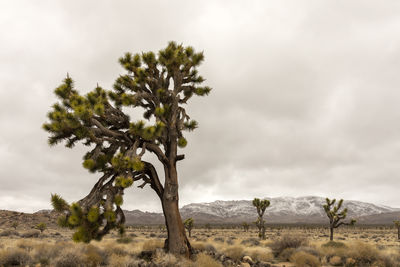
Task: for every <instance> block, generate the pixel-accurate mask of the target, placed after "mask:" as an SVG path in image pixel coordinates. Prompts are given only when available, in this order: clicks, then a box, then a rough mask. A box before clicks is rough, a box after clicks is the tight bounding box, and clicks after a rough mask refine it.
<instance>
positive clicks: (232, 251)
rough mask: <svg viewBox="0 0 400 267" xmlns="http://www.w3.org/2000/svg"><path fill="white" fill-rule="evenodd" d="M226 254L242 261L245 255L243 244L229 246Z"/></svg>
mask: <svg viewBox="0 0 400 267" xmlns="http://www.w3.org/2000/svg"><path fill="white" fill-rule="evenodd" d="M224 254H225V255H226V256H227V257H229V258H231V259H233V260H234V261H240V260H241V259H242V257H243V256H245V255H244V248H243V247H242V246H238V245H237V246H229V247H227V248H226V249H225V250H224Z"/></svg>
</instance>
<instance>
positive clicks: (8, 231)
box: [0, 229, 19, 236]
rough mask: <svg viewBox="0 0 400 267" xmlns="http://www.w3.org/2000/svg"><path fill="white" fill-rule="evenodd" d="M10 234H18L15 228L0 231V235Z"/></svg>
mask: <svg viewBox="0 0 400 267" xmlns="http://www.w3.org/2000/svg"><path fill="white" fill-rule="evenodd" d="M12 235H15V236H19V233H18V232H17V231H15V230H11V229H8V230H4V231H1V232H0V236H12Z"/></svg>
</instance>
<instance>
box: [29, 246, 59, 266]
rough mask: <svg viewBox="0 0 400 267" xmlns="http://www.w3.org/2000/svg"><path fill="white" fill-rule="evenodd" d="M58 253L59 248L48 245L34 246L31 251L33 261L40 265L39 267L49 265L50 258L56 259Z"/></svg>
mask: <svg viewBox="0 0 400 267" xmlns="http://www.w3.org/2000/svg"><path fill="white" fill-rule="evenodd" d="M59 252H60V250H59V248H58V247H57V246H54V245H50V244H45V243H43V244H40V245H36V246H35V247H34V249H33V253H32V254H33V260H34V262H36V263H40V265H41V266H46V265H49V264H50V261H51V259H52V258H54V257H56V256H57V255H58V253H59Z"/></svg>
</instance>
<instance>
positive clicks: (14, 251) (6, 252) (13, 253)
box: [0, 248, 32, 266]
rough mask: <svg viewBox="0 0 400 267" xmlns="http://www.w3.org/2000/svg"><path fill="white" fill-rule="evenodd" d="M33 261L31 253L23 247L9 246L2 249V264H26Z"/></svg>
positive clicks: (0, 264) (0, 261) (0, 263)
mask: <svg viewBox="0 0 400 267" xmlns="http://www.w3.org/2000/svg"><path fill="white" fill-rule="evenodd" d="M31 261H32V258H31V256H30V255H29V253H28V252H27V251H25V250H23V249H22V248H9V249H3V250H1V251H0V266H25V265H29V264H30V262H31Z"/></svg>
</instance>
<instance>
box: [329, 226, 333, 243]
mask: <svg viewBox="0 0 400 267" xmlns="http://www.w3.org/2000/svg"><path fill="white" fill-rule="evenodd" d="M330 229H331V236H330V239H329V240H330V241H333V227H331V228H330Z"/></svg>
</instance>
